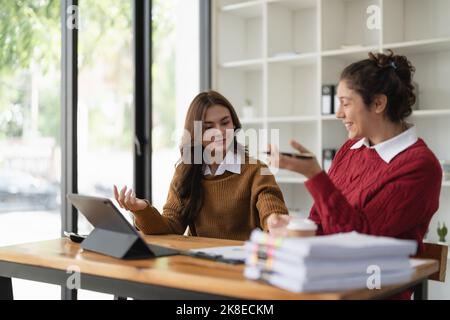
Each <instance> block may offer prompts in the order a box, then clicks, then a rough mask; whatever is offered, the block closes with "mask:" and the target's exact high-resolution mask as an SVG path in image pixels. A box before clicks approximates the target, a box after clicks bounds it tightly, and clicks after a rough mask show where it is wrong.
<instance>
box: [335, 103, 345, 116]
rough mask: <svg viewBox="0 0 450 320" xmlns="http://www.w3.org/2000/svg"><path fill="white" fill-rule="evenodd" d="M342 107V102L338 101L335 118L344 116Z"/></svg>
mask: <svg viewBox="0 0 450 320" xmlns="http://www.w3.org/2000/svg"><path fill="white" fill-rule="evenodd" d="M342 109H343V108H342V104H341V103H339V107H338V109H337V112H336V118H337V119H342V118H345V113H344V111H343V110H342Z"/></svg>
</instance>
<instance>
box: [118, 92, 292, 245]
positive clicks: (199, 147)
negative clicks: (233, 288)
mask: <svg viewBox="0 0 450 320" xmlns="http://www.w3.org/2000/svg"><path fill="white" fill-rule="evenodd" d="M241 127H242V126H241V123H240V121H239V118H238V116H237V114H236V111H235V110H234V108H233V106H232V105H231V103H230V102H229V101H228V100H227V99H226V98H225V97H223V96H222V95H221V94H219V93H217V92H215V91H208V92H202V93H200V94H199V95H197V96H196V97H195V98H194V100H193V101H192V103H191V105H190V107H189V110H188V112H187V116H186V121H185V135H184V136H183V140H182V143H181V147H180V152H181V159H180V161H179V162H178V165H177V166H176V169H175V174H174V177H173V179H172V182H171V184H170V189H169V193H168V197H167V202H166V204H165V205H164V207H163V212H162V215H161V214H160V213H159V212H158V210H157V209H156V208H154V207H153V206H152V205H151V204H150V202H148V201H147V200H145V199H138V198H136V195H135V193H134V192H133V190H131V189H130V190H127V188H126V186H125V187H123V188H122V189H121V190H120V191H119V190H118V189H117V187H116V186H114V195H115V198H116V200H117V201H118V202H119V204H120V206H121V207H122V208H125V209H126V210H129V211H131V212H132V213H133V215H134V217H135V225H136V227H137V228H139V229H140V230H141V231H142V232H144V233H145V234H169V233H171V234H184V232H185V231H186V228H187V227H189V234H190V235H193V236H201V237H211V238H223V239H234V240H247V239H248V238H249V236H250V233H251V231H252V230H253V229H255V228H261V229H263V230H265V231H269V229H270V228H271V226H272V221H278V219H277V218H276V217H277V216H278V215H286V214H288V210H287V208H286V205H285V203H284V200H283V195H282V193H281V191H280V189H279V187H278V185H277V183H276V182H275V179H274V177H273V175H271V174H267V172H268V169H267V166H266V165H265V164H263V163H262V162H260V161H258V160H255V159H252V158H250V157H249V156H248V153H247V151H246V149H245V148H244V147H243V146H242V145H240V144H238V143H237V140H236V132H237V130H239V129H241ZM199 133H201V134H200V135H201V136H202V137H200V138H198V137H196V135H199Z"/></svg>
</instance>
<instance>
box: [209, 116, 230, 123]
mask: <svg viewBox="0 0 450 320" xmlns="http://www.w3.org/2000/svg"><path fill="white" fill-rule="evenodd" d="M228 118H230V116H225V117H223V118H222V119H220V120H219V121H224V120H228ZM207 123H214V121H205V124H207Z"/></svg>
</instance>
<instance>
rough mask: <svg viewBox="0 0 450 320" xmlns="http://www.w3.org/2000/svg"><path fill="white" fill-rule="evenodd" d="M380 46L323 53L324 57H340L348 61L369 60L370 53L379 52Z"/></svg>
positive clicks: (357, 47)
mask: <svg viewBox="0 0 450 320" xmlns="http://www.w3.org/2000/svg"><path fill="white" fill-rule="evenodd" d="M378 51H379V46H355V47H353V48H345V49H336V50H327V51H323V52H322V54H321V55H322V57H331V58H332V57H339V58H345V59H348V60H355V61H356V60H361V59H366V58H368V57H369V56H368V53H369V52H378Z"/></svg>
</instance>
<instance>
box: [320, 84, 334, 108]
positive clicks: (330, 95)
mask: <svg viewBox="0 0 450 320" xmlns="http://www.w3.org/2000/svg"><path fill="white" fill-rule="evenodd" d="M333 113H334V85H323V86H322V114H323V115H327V114H333Z"/></svg>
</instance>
